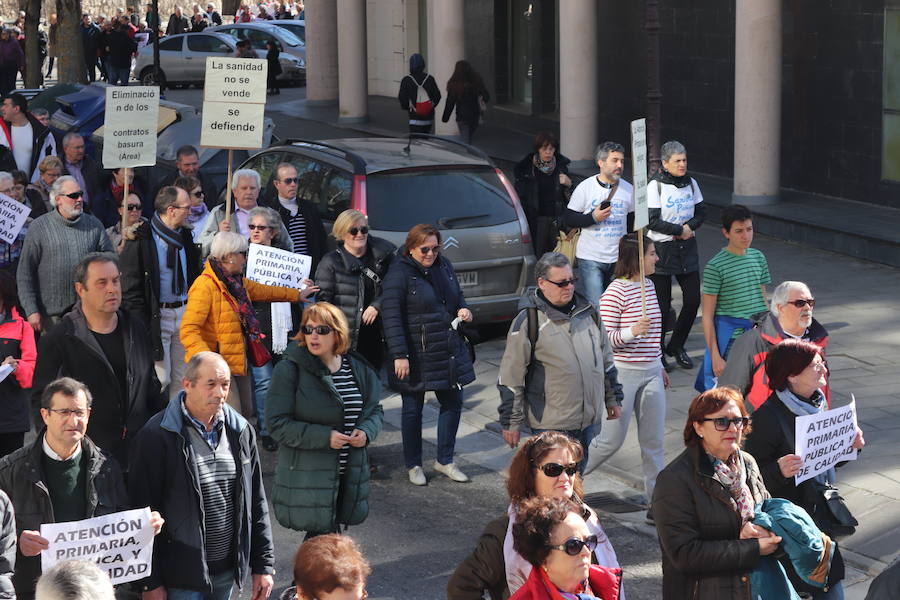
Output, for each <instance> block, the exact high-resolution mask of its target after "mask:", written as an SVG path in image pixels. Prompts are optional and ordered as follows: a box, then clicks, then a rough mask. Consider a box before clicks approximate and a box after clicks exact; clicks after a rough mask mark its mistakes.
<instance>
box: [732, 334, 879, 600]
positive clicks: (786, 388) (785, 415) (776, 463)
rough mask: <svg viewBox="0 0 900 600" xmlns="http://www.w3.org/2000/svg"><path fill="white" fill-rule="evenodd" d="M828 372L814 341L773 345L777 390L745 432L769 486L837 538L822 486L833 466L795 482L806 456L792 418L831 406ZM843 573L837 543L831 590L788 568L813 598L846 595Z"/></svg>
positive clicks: (858, 441) (771, 371)
mask: <svg viewBox="0 0 900 600" xmlns="http://www.w3.org/2000/svg"><path fill="white" fill-rule="evenodd" d="M827 373H828V367H827V366H826V364H825V359H824V356H823V355H822V349H821V348H820V347H819V346H817V345H815V344H813V343H811V342H806V341H802V340H796V339H788V340H785V341H783V342H781V343H780V344H778V345H777V346H775V347H774V348H772V349H771V350H770V351H769V354H768V356H766V376H767V377H768V380H769V386H770V387H771V388H772V390H774V391H773V392H772V394H771V395H770V396H769V399H768V400H767V401H766V402H765V403H764V404H763V405H762V406H761V407H759V409H758V410H757V411H756V412H755V413H753V433H752V434H751V435H750V436H749V437H748V438H747V446H746V450H747V452H749V453H750V454H752V455H753V457H754V458H755V459H756V461H757V463H759V470H760V472H761V473H762V477H763V481H764V482H765V484H766V487H767V488H768V489H769V492H771V493H772V495H773V496H775V497H776V498H785V499H787V500H790V501H791V502H793V503H794V504H796V505H798V506H802V507H803V508H804V509H805V510H806V512H808V513H809V514H810V516H812V518H813V520H814V521H815V522H816V524H817V525H818V526H819V528H820V529H821V530H822V531H824V532H825V533H826V534H827V535H829V536H830V537H832V538H833V537H835V536H838V535H841V534H842V533H843V532H841V531H840V530H836V529H835V528H834V525H835V524H834V523H833V522H831V521H830V520H829V519H827V518H826V515H828V514H830V513H829V512H828V510H827V508H826V507H825V506H823V502H824V499H823V496H822V490H823V488H825V486H833V485H834V484H835V480H836V477H835V471H834V469H833V468H832V469H829V470H828V471H826V472H825V473H822V474H820V475H817V476H816V477H815V478H813V479H807V480H806V481H803V482H802V483H800V484H799V485H797V484H796V483H794V476H795V475H797V473H798V472H799V471H800V469H802V468H803V459H802V458H801V457H800V456H798V455H797V454H794V449H795V447H796V444H795V439H794V421H795V420H796V418H797V417H798V416H804V415H814V414H817V413H820V412H822V411H824V410H826V409H827V408H828V407H827V404H826V401H825V394H824V393H823V392H822V389H823V388H824V386H825V380H826V375H827ZM863 446H865V440H864V439H863V434H862V430H861V429H859V428H858V427H857V430H856V438H855V439H854V441H853V447H854V448H862V447H863ZM839 466H840V465H839ZM843 574H844V561H843V558H842V557H841V554H840V547H839V546H838V548H837V549H836V550H835V553H834V558H833V559H832V562H831V570H830V571H829V574H828V577H829V581H828V583H829V586H828V587H829V590H828V591H827V592H824V591H822V590H821V589H816V588H813V587H810V586H806V585H804V584H803V583H802V582H801V581H800V580H799V579H798V578H797V577H794V573H793V572H791V571H789V572H788V575H790V576H791V582H792V583H793V584H794V587H795V588H796V589H797V591H798V592H807V593H810V594H812V597H813V598H814V600H825V599H827V600H836V599H837V600H839V599H841V598H843V597H844V592H843V586H842V584H841V582H840V579H841V578H842V577H843Z"/></svg>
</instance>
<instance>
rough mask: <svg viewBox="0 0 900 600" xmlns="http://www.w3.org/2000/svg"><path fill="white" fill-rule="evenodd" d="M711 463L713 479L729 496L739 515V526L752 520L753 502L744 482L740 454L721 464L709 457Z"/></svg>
mask: <svg viewBox="0 0 900 600" xmlns="http://www.w3.org/2000/svg"><path fill="white" fill-rule="evenodd" d="M709 457H710V460H711V461H712V463H713V470H714V471H715V472H716V475H715V478H716V479H717V480H718V481H719V482H720V483H721V484H722V485H724V486H725V488H726V489H727V490H728V492H729V493H730V494H731V504H732V506H733V507H734V508H735V509H736V510H737V511H738V514H740V515H741V524H742V525H743V524H744V523H746V522H747V521H750V520H751V519H753V513H754V507H755V502H754V501H753V494H751V493H750V488H749V487H748V486H747V482H746V481H745V480H744V472H745V470H746V469H745V467H744V459H743V458H741V457H740V452H735V453H734V454H732V455H731V458H729V459H728V461H727V462H723V461H721V460H719V459H718V458H716V457H715V456H712V455H709Z"/></svg>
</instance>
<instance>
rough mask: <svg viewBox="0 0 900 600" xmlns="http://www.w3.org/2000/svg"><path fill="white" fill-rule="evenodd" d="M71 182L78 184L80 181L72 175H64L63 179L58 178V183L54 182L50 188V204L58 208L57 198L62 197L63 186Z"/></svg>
mask: <svg viewBox="0 0 900 600" xmlns="http://www.w3.org/2000/svg"><path fill="white" fill-rule="evenodd" d="M70 181H74V182H75V183H78V180H77V179H75V178H74V177H72V176H71V175H63V176H62V177H58V178H57V179H56V181H54V182H53V185H51V186H50V204H52V205H53V206H56V197H57V196H61V195H62V193H63V191H62V189H63V186H64V185H65V184H67V183H68V182H70Z"/></svg>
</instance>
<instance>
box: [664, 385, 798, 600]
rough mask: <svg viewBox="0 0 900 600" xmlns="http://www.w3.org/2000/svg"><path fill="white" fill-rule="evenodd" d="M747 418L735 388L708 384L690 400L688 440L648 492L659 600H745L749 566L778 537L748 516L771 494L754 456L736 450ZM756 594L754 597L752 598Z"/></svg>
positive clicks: (775, 545)
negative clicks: (658, 554) (650, 494)
mask: <svg viewBox="0 0 900 600" xmlns="http://www.w3.org/2000/svg"><path fill="white" fill-rule="evenodd" d="M749 431H750V418H749V417H748V416H747V409H746V408H745V407H744V399H743V398H742V397H741V394H740V392H738V391H737V390H735V389H733V388H713V389H711V390H708V391H706V392H703V393H702V394H700V395H699V396H697V397H696V398H694V400H693V401H692V402H691V405H690V407H689V408H688V419H687V423H686V424H685V426H684V434H683V435H684V444H685V446H686V448H685V450H684V452H682V453H681V454H680V455H679V456H678V457H677V458H675V460H673V461H672V462H670V463H669V464H668V465H667V466H666V468H665V469H663V470H662V471H661V472H660V474H659V476H658V477H657V479H656V487H655V489H654V491H653V500H652V506H653V516H654V519H655V521H656V531H657V533H658V534H659V544H660V547H661V549H662V571H663V596H662V597H663V600H675V599H678V600H680V599H682V598H728V599H736V600H751V590H750V583H749V581H750V572H751V571H752V570H753V569H754V567H756V565H757V563H758V562H759V557H760V556H768V555H770V554H772V553H774V552H775V551H776V550H777V549H778V544H779V543H780V542H781V538H780V537H778V536H776V535H774V534H773V533H772V532H771V531H767V530H766V529H763V528H761V527H758V526H756V525H754V524H753V523H752V522H751V519H752V518H753V515H754V509H755V507H756V505H757V504H759V503H760V502H762V501H763V500H765V499H767V498H769V497H770V496H769V492H768V491H767V490H766V486H765V485H764V483H763V479H762V476H761V475H760V473H759V467H758V466H757V465H756V461H755V460H754V459H753V457H752V456H751V455H750V454H748V453H746V452H742V451H741V442H742V441H743V436H744V434H746V433H748V432H749ZM752 598H754V599H755V596H752Z"/></svg>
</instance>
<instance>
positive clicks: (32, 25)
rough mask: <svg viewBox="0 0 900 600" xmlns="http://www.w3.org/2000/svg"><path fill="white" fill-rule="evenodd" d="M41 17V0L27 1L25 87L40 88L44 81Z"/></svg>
mask: <svg viewBox="0 0 900 600" xmlns="http://www.w3.org/2000/svg"><path fill="white" fill-rule="evenodd" d="M40 18H41V0H27V2H26V3H25V32H24V33H25V87H26V88H32V89H33V88H38V87H41V83H43V80H44V78H43V74H44V61H42V60H41V50H40V39H39V37H38V35H39V34H38V21H39V20H40Z"/></svg>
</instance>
